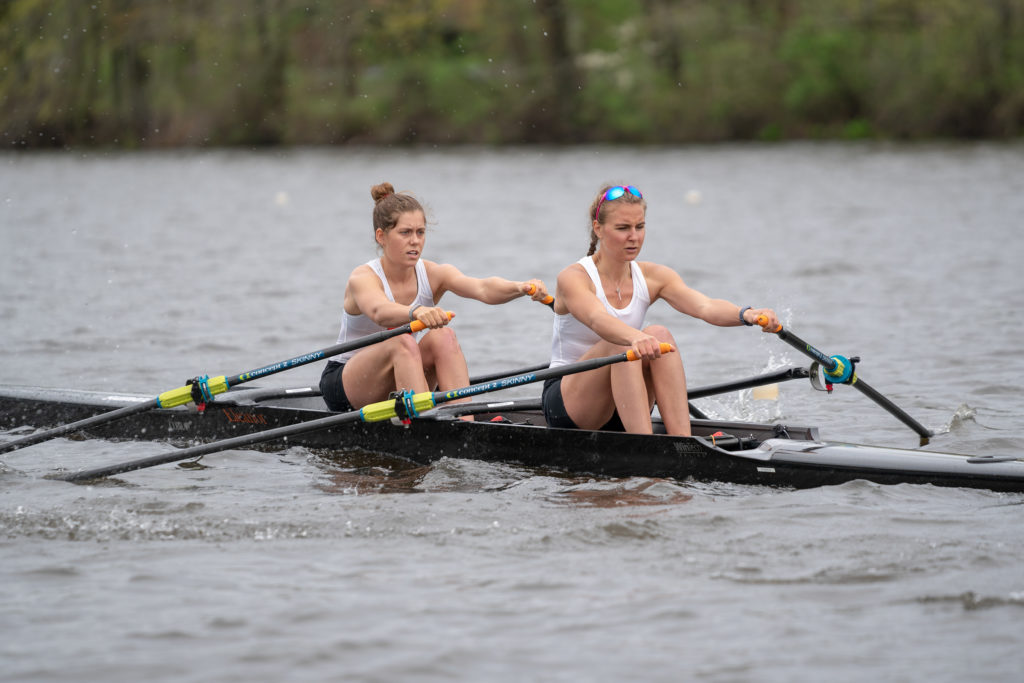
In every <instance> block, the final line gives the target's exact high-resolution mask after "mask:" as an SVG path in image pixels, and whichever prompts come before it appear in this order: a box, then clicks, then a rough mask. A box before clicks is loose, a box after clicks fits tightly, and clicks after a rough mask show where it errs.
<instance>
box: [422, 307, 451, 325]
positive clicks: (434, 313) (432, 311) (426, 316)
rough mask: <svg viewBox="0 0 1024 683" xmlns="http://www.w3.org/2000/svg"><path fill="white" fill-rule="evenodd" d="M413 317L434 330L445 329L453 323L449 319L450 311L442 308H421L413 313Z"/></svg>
mask: <svg viewBox="0 0 1024 683" xmlns="http://www.w3.org/2000/svg"><path fill="white" fill-rule="evenodd" d="M412 317H413V319H414V320H419V321H420V322H421V323H423V325H424V326H425V327H428V328H430V329H432V330H436V329H438V328H440V327H444V326H445V325H447V324H448V323H449V322H451V319H450V318H449V317H448V311H446V310H444V309H443V308H441V307H440V306H420V307H418V308H417V309H416V310H414V311H413V312H412Z"/></svg>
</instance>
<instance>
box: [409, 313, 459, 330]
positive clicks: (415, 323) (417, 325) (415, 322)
mask: <svg viewBox="0 0 1024 683" xmlns="http://www.w3.org/2000/svg"><path fill="white" fill-rule="evenodd" d="M445 312H446V313H447V314H448V319H449V320H451V319H452V318H454V317H455V313H454V312H452V311H445ZM425 329H427V326H426V325H424V324H423V323H421V322H420V321H419V320H413V321H412V322H411V323H409V331H410V332H420V331H422V330H425Z"/></svg>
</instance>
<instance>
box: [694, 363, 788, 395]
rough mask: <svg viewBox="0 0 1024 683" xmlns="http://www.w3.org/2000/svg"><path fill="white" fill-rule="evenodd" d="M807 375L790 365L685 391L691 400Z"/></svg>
mask: <svg viewBox="0 0 1024 683" xmlns="http://www.w3.org/2000/svg"><path fill="white" fill-rule="evenodd" d="M807 376H808V372H807V368H801V367H796V366H792V367H788V368H782V369H780V370H776V371H774V372H768V373H765V374H763V375H758V376H756V377H748V378H747V379H740V380H735V381H733V382H723V383H721V384H712V385H709V386H706V387H697V388H695V389H689V390H687V392H686V397H687V398H688V399H691V400H692V399H697V398H705V397H707V396H714V395H716V394H724V393H727V392H730V391H740V390H742V389H751V388H753V387H760V386H764V385H765V384H775V383H776V382H788V381H789V380H791V379H806V378H807Z"/></svg>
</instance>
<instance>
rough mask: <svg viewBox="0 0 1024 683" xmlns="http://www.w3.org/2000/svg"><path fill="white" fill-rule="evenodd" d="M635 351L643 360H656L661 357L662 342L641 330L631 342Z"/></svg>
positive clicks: (631, 346)
mask: <svg viewBox="0 0 1024 683" xmlns="http://www.w3.org/2000/svg"><path fill="white" fill-rule="evenodd" d="M630 348H631V349H633V353H635V354H636V355H638V356H640V358H641V360H654V359H655V358H660V357H661V342H660V341H658V338H657V337H654V336H652V335H649V334H645V333H643V332H640V333H638V334H637V336H636V337H635V338H634V339H633V341H632V343H631V344H630Z"/></svg>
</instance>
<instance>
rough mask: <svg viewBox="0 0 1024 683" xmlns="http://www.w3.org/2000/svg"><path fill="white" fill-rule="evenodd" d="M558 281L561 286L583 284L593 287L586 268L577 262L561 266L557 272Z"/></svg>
mask: <svg viewBox="0 0 1024 683" xmlns="http://www.w3.org/2000/svg"><path fill="white" fill-rule="evenodd" d="M558 282H559V284H560V285H562V286H565V285H580V284H583V285H586V286H587V287H589V288H590V289H593V288H594V287H593V282H592V281H591V280H590V276H589V275H587V271H586V269H584V268H583V266H581V265H580V264H579V263H573V264H570V265H568V266H566V267H565V268H563V269H562V271H561V272H560V273H559V274H558Z"/></svg>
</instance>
